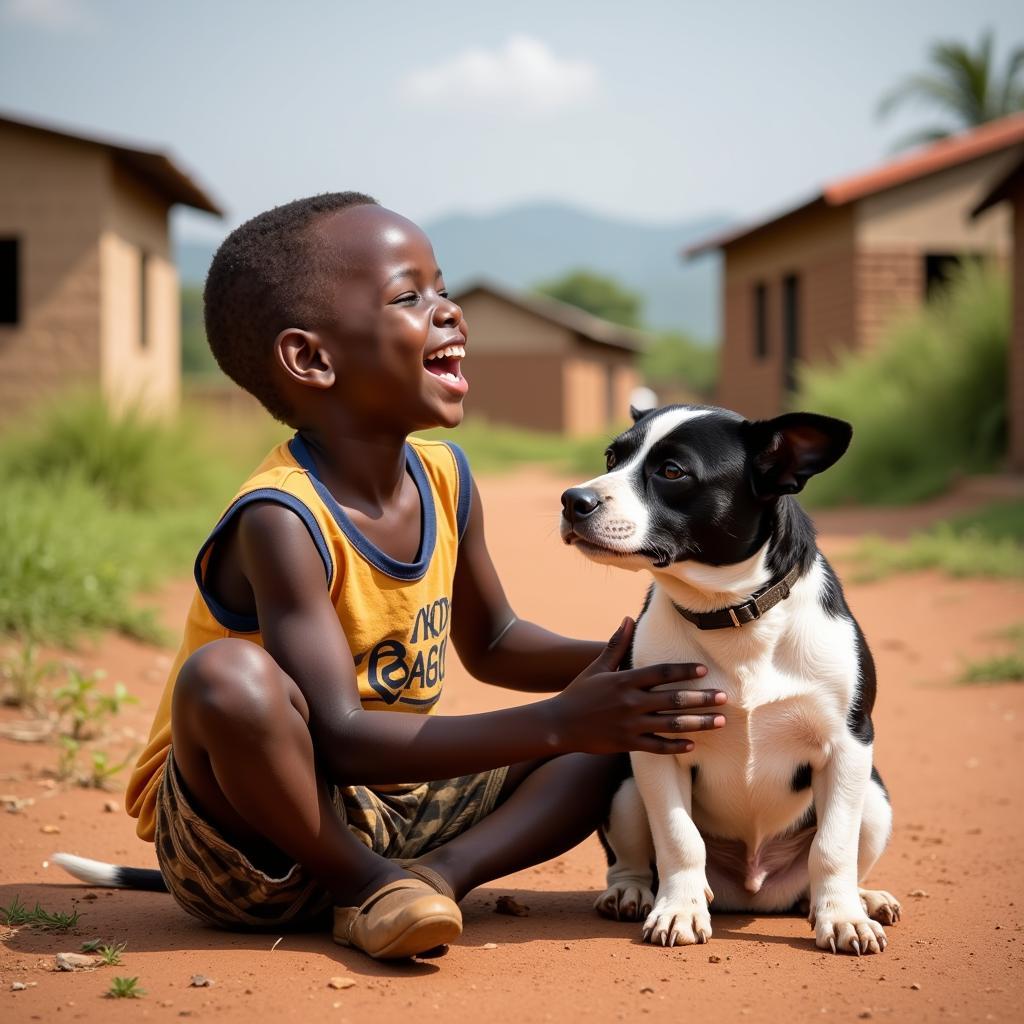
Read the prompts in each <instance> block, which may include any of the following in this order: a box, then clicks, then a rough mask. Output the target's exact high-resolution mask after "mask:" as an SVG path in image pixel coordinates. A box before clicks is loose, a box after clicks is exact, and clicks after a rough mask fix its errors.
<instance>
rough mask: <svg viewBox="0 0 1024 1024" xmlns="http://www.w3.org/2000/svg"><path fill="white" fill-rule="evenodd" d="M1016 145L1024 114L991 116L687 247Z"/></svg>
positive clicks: (716, 244) (703, 247) (696, 248)
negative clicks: (994, 118) (762, 217)
mask: <svg viewBox="0 0 1024 1024" xmlns="http://www.w3.org/2000/svg"><path fill="white" fill-rule="evenodd" d="M1014 146H1022V147H1024V113H1020V114H1011V115H1009V116H1008V117H1003V118H1000V119H999V120H998V121H989V122H988V123H987V124H983V125H980V126H979V127H978V128H974V129H972V130H971V131H968V132H964V133H963V134H961V135H954V136H952V137H951V138H948V139H940V140H939V141H938V142H934V143H932V144H931V145H929V146H925V147H924V148H922V149H917V150H914V151H913V152H911V153H908V154H906V155H905V156H900V157H897V158H896V159H895V160H891V161H889V163H886V164H883V165H882V166H881V167H876V168H875V169H874V170H871V171H866V172H864V173H861V174H854V175H851V176H850V177H847V178H840V179H839V180H837V181H833V182H831V183H830V184H827V185H826V186H825V187H824V188H823V189H822V190H821V191H820V192H818V193H817V194H816V195H814V196H813V197H812V198H811V199H809V200H808V201H806V202H804V203H801V204H799V205H798V206H794V207H791V208H789V209H788V210H786V211H785V212H783V213H781V214H778V215H776V216H773V217H769V218H768V219H766V220H761V221H758V222H757V223H755V224H751V225H746V226H744V227H740V228H736V229H733V230H732V231H728V232H725V233H723V234H719V235H716V236H714V237H713V238H708V239H705V240H704V241H702V242H698V243H697V244H696V245H692V246H690V247H689V248H687V249H686V250H684V252H683V255H684V256H685V257H687V258H689V257H691V256H697V255H699V254H701V253H705V252H710V251H711V250H713V249H722V248H725V247H726V246H728V245H731V244H732V243H733V242H737V241H739V240H740V239H741V238H745V237H746V236H747V235H752V234H753V233H754V232H756V231H761V230H763V229H764V228H766V227H769V226H770V225H772V224H776V223H778V222H779V221H781V220H784V219H786V218H787V217H791V216H793V214H795V213H800V212H803V211H805V210H809V209H811V208H812V207H815V206H819V205H821V206H827V207H837V206H845V205H847V204H848V203H853V202H856V201H857V200H858V199H864V198H866V197H867V196H872V195H876V194H877V193H879V192H884V191H886V190H887V189H890V188H895V187H896V186H897V185H903V184H905V183H906V182H908V181H915V180H917V179H918V178H925V177H927V176H928V175H930V174H935V173H937V172H938V171H944V170H946V169H947V168H949V167H956V166H958V165H959V164H965V163H969V162H970V161H971V160H977V159H978V158H979V157H983V156H988V155H989V154H991V153H998V152H999V151H1001V150H1005V149H1011V148H1012V147H1014Z"/></svg>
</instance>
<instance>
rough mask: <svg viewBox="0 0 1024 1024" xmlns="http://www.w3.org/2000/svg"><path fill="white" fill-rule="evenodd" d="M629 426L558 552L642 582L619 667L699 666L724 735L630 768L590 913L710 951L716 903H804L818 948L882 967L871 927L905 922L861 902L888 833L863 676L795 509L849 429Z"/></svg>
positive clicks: (734, 907)
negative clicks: (603, 884)
mask: <svg viewBox="0 0 1024 1024" xmlns="http://www.w3.org/2000/svg"><path fill="white" fill-rule="evenodd" d="M632 412H633V419H634V425H633V426H632V428H631V429H629V430H627V431H626V432H625V433H624V434H622V435H621V436H619V437H618V438H616V439H615V440H614V441H613V442H612V444H611V446H610V447H609V448H608V450H607V452H606V453H605V454H606V457H607V465H608V471H607V473H605V474H604V475H602V476H599V477H596V478H595V479H593V480H590V481H588V482H586V483H584V484H581V485H580V486H578V487H573V488H571V489H570V490H568V491H566V492H565V493H564V494H563V495H562V506H563V513H562V524H561V529H562V538H563V540H564V541H565V542H566V543H567V544H572V545H573V546H575V547H577V548H578V549H579V550H580V552H581V553H582V554H584V555H586V556H587V557H588V558H590V559H592V560H593V561H595V562H600V563H603V564H607V565H615V566H620V567H621V568H623V569H631V570H639V569H646V570H648V571H650V572H651V573H652V574H653V576H654V583H653V585H652V586H651V588H650V590H649V591H648V594H647V599H646V601H645V602H644V607H643V611H642V612H641V615H640V617H639V619H638V621H637V626H636V631H635V634H634V638H633V649H632V655H631V656H632V664H633V665H636V666H642V665H649V664H655V663H658V662H701V663H703V664H704V665H706V666H707V668H708V674H707V675H706V676H705V677H704V678H703V679H702V680H701V682H700V684H699V685H700V686H701V687H703V688H709V689H715V690H722V691H724V692H725V693H726V694H727V696H728V703H727V704H726V705H725V706H724V708H723V709H722V711H723V713H724V714H725V716H726V719H727V721H726V725H725V727H724V728H723V729H721V730H717V731H713V732H706V733H701V735H700V737H699V738H697V740H696V742H695V745H694V748H693V749H692V750H691V751H690V752H689V753H686V754H681V755H676V756H664V755H658V754H647V753H634V754H632V758H631V759H632V765H633V777H632V778H630V779H627V780H626V782H625V783H623V785H622V787H621V788H620V789H619V791H618V793H617V794H616V796H615V798H614V800H613V802H612V807H611V812H610V817H609V822H608V827H607V829H606V833H605V838H606V841H607V846H608V847H609V850H610V855H609V861H610V867H609V869H608V888H607V890H606V891H605V892H604V893H603V894H602V895H601V896H600V897H599V898H598V900H597V903H596V907H597V909H598V911H599V912H600V913H602V914H604V915H606V916H608V917H613V918H617V919H620V920H643V921H644V925H643V935H644V938H645V939H646V940H647V941H650V942H653V943H661V944H662V945H667V946H672V945H676V944H680V945H687V944H691V943H698V942H707V940H708V939H709V938H710V937H711V920H710V917H709V915H708V904H709V902H710V901H711V900H712V899H714V901H715V908H716V910H717V909H719V908H720V909H722V910H726V911H743V912H747V911H753V912H772V911H785V910H790V909H792V908H793V907H795V906H797V905H798V904H800V903H801V902H803V901H805V900H806V901H808V906H809V911H810V914H809V917H810V922H811V925H812V927H813V928H814V930H815V942H816V944H817V945H818V946H819V947H820V948H822V949H831V950H832V951H833V952H836V951H837V950H842V951H844V952H851V953H856V954H858V955H860V954H862V953H878V952H881V951H882V950H884V949H885V946H886V937H885V932H884V930H883V929H882V927H881V924H880V923H879V922H881V923H884V924H892V923H894V922H896V921H898V920H899V917H900V905H899V903H898V902H897V901H896V899H895V898H894V897H893V896H892V895H891V894H889V893H887V892H875V891H869V890H865V889H861V888H860V887H859V883H860V880H861V879H863V878H864V877H865V876H866V875H867V874H868V873H869V872H870V871H871V868H872V867H873V865H874V864H875V862H876V861H877V860H878V858H879V856H880V855H881V853H882V851H883V849H884V848H885V845H886V842H887V841H888V838H889V834H890V831H891V828H892V811H891V808H890V806H889V800H888V794H887V793H886V790H885V788H884V786H883V784H882V780H881V779H880V777H879V776H878V774H877V772H876V771H875V769H874V767H873V764H872V740H873V737H874V730H873V727H872V723H871V710H872V707H873V705H874V702H875V669H874V664H873V662H872V659H871V653H870V651H869V650H868V647H867V644H866V643H865V640H864V635H863V633H862V632H861V630H860V627H859V626H858V625H857V623H856V621H855V620H854V618H853V616H852V615H851V614H850V610H849V608H848V607H847V605H846V601H845V599H844V597H843V590H842V587H841V586H840V584H839V581H838V580H837V578H836V576H835V573H834V572H833V571H832V568H831V566H830V565H829V564H828V562H827V561H826V560H825V558H824V557H823V556H822V554H821V553H820V552H819V551H818V549H817V546H816V544H815V533H814V527H813V525H812V524H811V521H810V519H809V518H808V516H807V515H806V513H805V512H804V511H803V510H802V509H801V508H800V506H799V505H798V504H797V502H796V500H795V499H794V498H792V497H790V495H792V494H794V493H796V492H797V491H800V490H801V489H802V488H803V486H804V484H805V483H806V481H807V480H808V478H809V477H811V476H812V475H814V474H815V473H820V472H821V471H822V470H825V469H828V467H829V466H831V465H832V464H833V463H834V462H836V460H837V459H839V457H840V456H841V455H842V454H843V452H845V451H846V448H847V446H848V444H849V442H850V437H851V434H852V430H851V428H850V426H849V424H847V423H844V422H842V421H841V420H835V419H831V418H829V417H826V416H817V415H813V414H810V413H792V414H789V415H785V416H780V417H778V418H777V419H774V420H768V421H762V422H750V421H747V420H745V419H743V418H742V417H741V416H739V415H737V414H736V413H733V412H729V411H727V410H725V409H717V408H711V407H701V406H670V407H667V408H663V409H658V410H655V411H651V412H644V413H638V412H636V411H635V410H632ZM652 839H653V844H652ZM652 862H653V863H652ZM653 865H656V868H657V879H658V890H657V897H656V898H655V896H654V894H653V893H652V886H653V879H654V874H653V871H652V866H653Z"/></svg>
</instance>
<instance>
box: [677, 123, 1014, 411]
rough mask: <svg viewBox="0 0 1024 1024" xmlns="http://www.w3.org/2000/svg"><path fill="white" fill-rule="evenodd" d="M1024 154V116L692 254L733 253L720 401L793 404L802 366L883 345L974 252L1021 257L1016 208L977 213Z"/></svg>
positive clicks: (767, 407)
mask: <svg viewBox="0 0 1024 1024" xmlns="http://www.w3.org/2000/svg"><path fill="white" fill-rule="evenodd" d="M1022 154H1024V114H1016V115H1013V116H1011V117H1006V118H1002V119H1001V120H998V121H993V122H990V123H988V124H986V125H982V126H981V127H979V128H977V129H975V130H973V131H970V132H967V133H965V134H963V135H959V136H956V137H954V138H951V139H946V140H943V141H941V142H936V143H934V144H933V145H930V146H928V147H926V148H924V149H921V150H918V151H916V152H913V153H910V154H909V155H906V156H902V157H899V158H898V159H895V160H893V161H891V162H889V163H887V164H884V165H883V166H882V167H879V168H877V169H876V170H873V171H869V172H868V173H866V174H860V175H856V176H853V177H850V178H844V179H842V180H841V181H836V182H833V183H832V184H830V185H827V186H826V187H825V188H824V189H822V190H821V191H820V192H819V193H817V194H816V195H815V196H813V197H812V198H811V199H810V200H808V201H807V202H805V203H802V204H801V205H799V206H797V207H795V208H793V209H791V210H788V211H786V212H785V213H782V214H780V215H778V216H775V217H772V218H770V219H768V220H764V221H761V222H760V223H757V224H755V225H753V226H751V227H746V228H743V229H741V230H737V231H733V232H730V233H728V234H725V235H721V236H718V237H715V238H711V239H709V240H707V241H705V242H702V243H701V244H699V245H696V246H693V247H692V248H690V249H688V250H687V251H686V255H687V256H693V255H697V254H699V253H705V252H708V251H711V250H715V249H719V250H721V251H722V252H723V254H724V257H725V267H724V275H723V280H724V317H723V343H722V353H721V368H720V378H719V392H718V400H719V401H720V402H721V403H722V404H723V405H725V406H728V407H731V408H734V409H737V410H738V411H740V412H742V413H744V414H745V415H747V416H759V417H760V416H773V415H775V414H777V413H778V412H780V411H781V410H782V408H783V407H784V405H785V402H786V397H787V393H788V392H789V391H790V390H791V389H792V387H793V384H794V378H795V368H796V365H797V363H798V362H806V363H809V364H816V363H821V362H823V361H827V360H829V359H831V358H833V357H834V356H835V355H836V354H837V353H839V352H840V351H841V350H843V349H848V348H854V349H861V348H867V347H870V346H871V345H873V344H874V343H875V342H876V341H877V340H878V338H879V336H880V334H881V332H882V330H883V329H884V327H885V325H886V323H887V322H889V320H890V319H891V318H892V317H893V316H894V315H895V314H897V313H899V312H900V311H902V310H906V309H912V308H914V307H916V306H919V305H920V304H921V303H922V302H924V301H926V299H927V297H928V295H929V293H930V292H931V291H932V289H934V288H935V287H936V286H938V285H940V284H941V283H942V282H943V281H944V280H945V279H946V277H947V276H948V274H949V272H950V270H951V268H952V267H953V266H954V265H955V264H957V263H958V262H959V261H960V260H962V259H964V258H973V257H995V258H996V259H999V260H1003V261H1005V260H1006V259H1007V257H1008V256H1009V252H1010V220H1011V218H1010V213H1009V211H1008V210H1007V209H1005V208H999V209H995V210H993V211H992V212H991V213H990V214H988V215H987V216H985V217H982V218H972V217H971V211H972V210H973V209H974V208H975V207H976V206H977V205H978V203H979V202H980V201H981V200H982V199H983V198H984V197H985V196H986V195H987V194H988V192H989V190H990V189H991V188H992V186H993V185H994V183H995V182H997V181H999V180H1000V179H1001V178H1002V177H1003V176H1004V175H1005V174H1006V173H1007V172H1008V170H1009V169H1010V168H1011V167H1013V166H1014V165H1015V164H1016V163H1017V162H1018V161H1019V160H1020V159H1021V156H1022Z"/></svg>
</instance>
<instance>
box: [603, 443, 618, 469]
mask: <svg viewBox="0 0 1024 1024" xmlns="http://www.w3.org/2000/svg"><path fill="white" fill-rule="evenodd" d="M617 461H618V460H617V459H616V458H615V452H613V451H612V450H611V448H609V449H608V451H606V452H605V453H604V464H605V467H606V468H607V469H614V468H615V463H616V462H617Z"/></svg>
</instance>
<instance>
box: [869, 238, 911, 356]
mask: <svg viewBox="0 0 1024 1024" xmlns="http://www.w3.org/2000/svg"><path fill="white" fill-rule="evenodd" d="M924 293H925V267H924V254H923V253H922V252H921V250H920V249H919V248H918V247H916V246H904V247H891V248H886V249H873V250H868V251H866V252H864V251H862V252H859V253H858V254H857V283H856V294H857V328H856V337H857V341H858V343H859V346H860V347H863V348H871V347H872V346H874V345H875V344H877V342H878V340H879V338H880V336H881V335H882V334H883V333H884V331H885V329H886V327H887V326H888V325H889V324H891V323H892V322H893V320H895V319H897V318H898V317H900V316H901V315H905V314H907V313H908V312H912V311H913V310H916V309H919V308H920V307H921V303H922V302H923V301H924Z"/></svg>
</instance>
